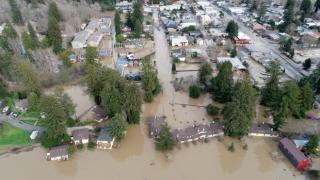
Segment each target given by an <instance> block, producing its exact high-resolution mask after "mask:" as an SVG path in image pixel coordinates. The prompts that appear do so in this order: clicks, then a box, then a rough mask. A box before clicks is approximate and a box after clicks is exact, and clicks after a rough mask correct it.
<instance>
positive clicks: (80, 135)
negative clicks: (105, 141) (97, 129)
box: [72, 128, 89, 141]
mask: <svg viewBox="0 0 320 180" xmlns="http://www.w3.org/2000/svg"><path fill="white" fill-rule="evenodd" d="M72 137H73V140H74V141H80V140H82V139H89V129H88V128H83V129H77V130H74V131H72Z"/></svg>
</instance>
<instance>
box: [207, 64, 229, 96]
mask: <svg viewBox="0 0 320 180" xmlns="http://www.w3.org/2000/svg"><path fill="white" fill-rule="evenodd" d="M212 85H213V87H212V89H213V93H214V97H215V99H216V100H217V101H219V102H228V101H230V100H231V94H232V86H233V72H232V64H231V63H230V62H229V61H226V62H224V63H223V64H222V65H221V67H220V68H219V73H218V75H217V77H215V78H213V80H212Z"/></svg>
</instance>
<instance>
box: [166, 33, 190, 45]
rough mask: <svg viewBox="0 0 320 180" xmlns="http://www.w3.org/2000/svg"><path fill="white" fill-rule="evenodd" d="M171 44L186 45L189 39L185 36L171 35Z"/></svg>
mask: <svg viewBox="0 0 320 180" xmlns="http://www.w3.org/2000/svg"><path fill="white" fill-rule="evenodd" d="M170 40H171V46H179V47H181V46H188V45H189V41H188V39H187V37H186V36H171V37H170Z"/></svg>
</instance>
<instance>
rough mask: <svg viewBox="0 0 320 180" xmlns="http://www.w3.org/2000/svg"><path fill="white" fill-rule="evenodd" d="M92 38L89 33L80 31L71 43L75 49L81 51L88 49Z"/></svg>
mask: <svg viewBox="0 0 320 180" xmlns="http://www.w3.org/2000/svg"><path fill="white" fill-rule="evenodd" d="M89 37H90V33H89V32H88V31H80V32H78V33H77V34H76V36H75V37H74V39H73V41H72V42H71V45H72V48H73V49H81V48H85V47H87V40H88V38H89Z"/></svg>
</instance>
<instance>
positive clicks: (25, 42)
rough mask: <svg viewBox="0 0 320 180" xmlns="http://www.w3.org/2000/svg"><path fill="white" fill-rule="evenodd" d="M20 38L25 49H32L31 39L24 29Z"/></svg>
mask: <svg viewBox="0 0 320 180" xmlns="http://www.w3.org/2000/svg"><path fill="white" fill-rule="evenodd" d="M21 38H22V43H23V46H24V47H25V48H26V49H34V47H33V43H32V40H31V38H30V36H29V34H28V33H27V32H26V31H24V32H23V33H22V36H21Z"/></svg>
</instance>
